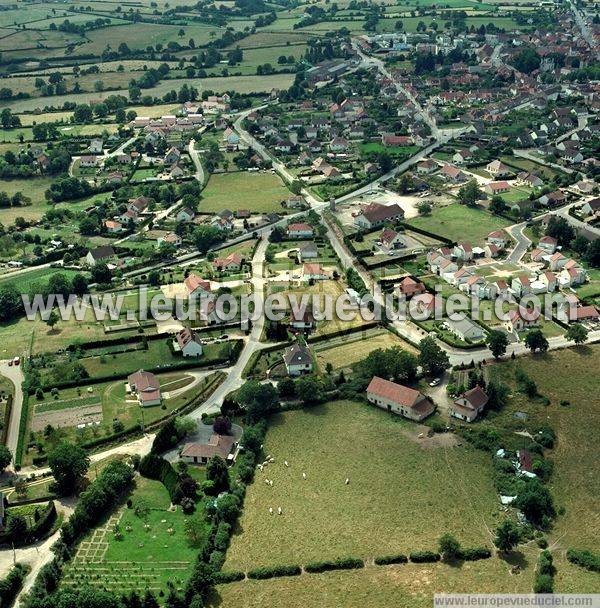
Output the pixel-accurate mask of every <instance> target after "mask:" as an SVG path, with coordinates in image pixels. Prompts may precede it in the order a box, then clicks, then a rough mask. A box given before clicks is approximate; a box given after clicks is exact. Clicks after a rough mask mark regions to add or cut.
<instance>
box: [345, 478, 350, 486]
mask: <svg viewBox="0 0 600 608" xmlns="http://www.w3.org/2000/svg"><path fill="white" fill-rule="evenodd" d="M344 483H345V484H346V485H348V484H349V483H350V480H349V479H348V478H347V477H346V481H345V482H344Z"/></svg>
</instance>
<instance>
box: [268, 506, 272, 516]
mask: <svg viewBox="0 0 600 608" xmlns="http://www.w3.org/2000/svg"><path fill="white" fill-rule="evenodd" d="M269 514H270V515H273V507H269Z"/></svg>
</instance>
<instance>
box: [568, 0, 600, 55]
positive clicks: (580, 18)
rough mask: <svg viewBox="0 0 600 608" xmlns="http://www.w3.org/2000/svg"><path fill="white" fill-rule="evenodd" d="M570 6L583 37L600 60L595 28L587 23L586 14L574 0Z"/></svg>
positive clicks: (570, 1) (570, 0)
mask: <svg viewBox="0 0 600 608" xmlns="http://www.w3.org/2000/svg"><path fill="white" fill-rule="evenodd" d="M569 7H570V9H571V12H572V13H573V17H574V18H575V23H576V24H577V26H578V27H579V30H580V32H581V35H582V37H583V39H584V40H585V41H586V42H587V43H588V44H589V45H590V49H591V50H592V52H593V53H594V55H595V56H596V59H597V60H600V49H598V44H597V43H596V40H595V38H594V32H593V30H592V29H591V28H590V27H589V25H588V24H587V23H586V20H585V16H584V14H583V13H582V12H581V11H579V10H578V8H577V7H576V6H575V3H574V2H573V1H572V0H569Z"/></svg>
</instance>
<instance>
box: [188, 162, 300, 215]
mask: <svg viewBox="0 0 600 608" xmlns="http://www.w3.org/2000/svg"><path fill="white" fill-rule="evenodd" d="M289 194H290V193H289V191H288V189H287V188H286V187H285V186H284V184H283V182H282V181H281V179H280V178H279V177H278V176H277V175H273V174H272V173H258V172H256V173H252V172H248V171H239V172H237V173H223V174H215V175H211V177H210V179H209V180H208V184H207V186H206V188H205V189H204V191H203V192H202V199H201V200H200V205H199V206H198V209H199V211H200V212H202V213H217V212H220V211H223V209H229V210H231V211H237V210H238V209H248V210H249V211H251V212H253V213H269V212H276V211H279V212H281V211H282V206H281V201H284V200H285V199H287V197H288V196H289Z"/></svg>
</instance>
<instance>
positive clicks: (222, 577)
mask: <svg viewBox="0 0 600 608" xmlns="http://www.w3.org/2000/svg"><path fill="white" fill-rule="evenodd" d="M245 578H246V575H245V574H244V573H243V572H240V571H239V570H232V571H230V572H217V573H215V584H217V585H225V584H227V583H236V582H237V581H243V580H244V579H245Z"/></svg>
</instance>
